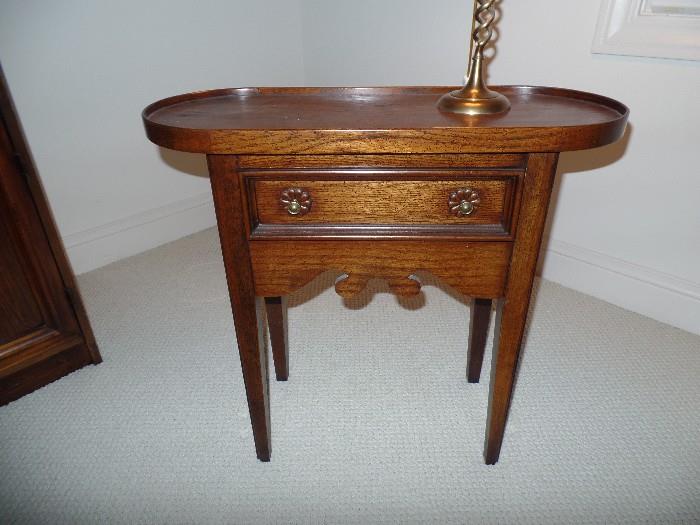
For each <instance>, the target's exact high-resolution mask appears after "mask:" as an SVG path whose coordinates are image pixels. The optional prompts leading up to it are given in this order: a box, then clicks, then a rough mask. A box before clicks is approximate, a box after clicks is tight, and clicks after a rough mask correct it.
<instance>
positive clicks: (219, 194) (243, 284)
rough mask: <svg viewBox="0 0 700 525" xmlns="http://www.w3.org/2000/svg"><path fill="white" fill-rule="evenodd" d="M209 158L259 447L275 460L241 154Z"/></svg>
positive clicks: (264, 458) (260, 456) (259, 452)
mask: <svg viewBox="0 0 700 525" xmlns="http://www.w3.org/2000/svg"><path fill="white" fill-rule="evenodd" d="M207 161H208V164H209V174H210V178H211V186H212V192H213V195H214V206H215V208H216V217H217V222H218V224H219V237H220V239H221V251H222V254H223V256H224V266H225V267H226V280H227V282H228V289H229V296H230V298H231V309H232V311H233V323H234V326H235V328H236V339H237V341H238V352H239V354H240V358H241V368H242V370H243V381H244V382H245V390H246V396H247V398H248V411H249V412H250V421H251V424H252V426H253V439H254V441H255V451H256V453H257V456H258V459H260V460H261V461H270V454H271V443H270V403H269V379H268V359H267V351H266V348H265V343H264V338H263V329H264V325H263V322H262V319H263V315H262V314H263V310H262V308H263V301H262V299H261V298H258V297H256V296H255V286H254V281H253V270H252V266H251V262H250V251H249V247H248V239H247V235H246V230H245V224H244V220H243V211H242V206H241V203H242V202H243V197H242V188H241V187H240V183H239V178H238V173H237V160H236V157H235V156H232V155H208V156H207Z"/></svg>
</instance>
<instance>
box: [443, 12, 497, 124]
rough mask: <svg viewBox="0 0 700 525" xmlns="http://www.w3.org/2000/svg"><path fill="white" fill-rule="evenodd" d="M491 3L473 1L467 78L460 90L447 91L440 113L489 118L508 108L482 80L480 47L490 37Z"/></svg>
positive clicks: (481, 51)
mask: <svg viewBox="0 0 700 525" xmlns="http://www.w3.org/2000/svg"><path fill="white" fill-rule="evenodd" d="M495 3H496V0H476V6H475V9H474V30H473V32H472V44H473V52H472V55H473V56H472V57H471V67H470V68H469V77H468V78H467V83H466V84H465V86H464V87H463V88H462V89H460V90H457V91H451V92H450V93H447V94H446V95H443V96H442V97H441V98H440V100H439V101H438V109H440V111H444V112H447V113H458V114H462V115H492V114H495V113H503V112H505V111H508V110H509V109H510V102H509V101H508V99H507V98H506V97H504V96H503V95H501V94H500V93H496V92H495V91H491V90H490V89H489V88H488V86H486V82H485V80H484V48H485V47H486V46H487V45H488V43H489V41H490V40H491V36H492V34H493V29H492V28H491V25H492V24H493V21H494V19H495V18H496V9H495Z"/></svg>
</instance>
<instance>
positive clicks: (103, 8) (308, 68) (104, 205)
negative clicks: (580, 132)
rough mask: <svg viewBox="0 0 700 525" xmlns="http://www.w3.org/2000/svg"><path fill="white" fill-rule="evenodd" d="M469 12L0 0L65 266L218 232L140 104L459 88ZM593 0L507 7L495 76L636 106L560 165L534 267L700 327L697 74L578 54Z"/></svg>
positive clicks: (423, 6) (202, 183)
mask: <svg viewBox="0 0 700 525" xmlns="http://www.w3.org/2000/svg"><path fill="white" fill-rule="evenodd" d="M470 4H471V2H470V1H468V0H435V1H433V2H426V1H425V0H354V1H353V2H345V1H340V0H295V1H288V0H262V1H261V0H256V1H250V2H244V1H242V0H228V1H224V0H206V1H204V0H203V1H200V2H196V3H195V2H190V1H185V0H172V1H167V2H166V1H161V2H154V1H148V2H136V1H134V0H128V1H122V2H107V1H106V0H103V1H100V2H96V1H95V2H78V1H77V0H65V1H63V2H60V3H59V2H50V1H48V0H45V1H43V2H40V1H37V0H24V1H20V0H2V3H0V60H2V62H3V66H4V68H5V72H6V74H7V77H8V81H9V83H10V86H11V88H12V89H13V93H14V97H15V101H16V103H17V106H18V109H19V112H20V115H21V117H22V120H23V122H24V125H25V128H26V131H27V134H28V138H29V141H30V144H31V146H32V148H33V150H34V154H35V156H36V160H37V163H38V166H39V170H40V172H41V174H42V178H43V180H44V183H45V186H46V189H47V193H48V195H49V199H50V201H51V204H52V206H53V208H54V212H55V214H56V216H57V220H58V224H59V229H60V230H61V233H62V234H63V236H64V239H65V240H66V243H67V245H68V248H69V255H70V256H71V260H72V261H73V263H74V265H75V266H76V269H77V270H78V271H79V272H80V271H85V270H87V269H91V268H94V267H97V266H99V265H101V264H105V263H107V262H110V261H112V260H116V259H119V258H121V257H125V256H128V255H130V254H132V253H136V252H138V251H141V250H144V249H147V248H150V247H153V246H155V245H157V244H158V243H161V242H166V241H168V240H172V239H175V238H178V237H180V236H182V235H186V234H188V233H191V232H194V231H197V230H199V229H202V228H205V227H208V226H210V225H213V224H214V217H213V211H212V209H211V198H210V196H209V186H208V181H207V180H206V178H205V172H206V170H205V167H204V160H203V158H202V157H201V156H190V155H185V154H177V153H174V152H167V151H166V150H159V149H158V148H156V147H155V146H153V145H151V144H150V143H149V142H148V141H147V140H146V139H145V136H144V133H143V129H142V126H141V123H140V118H139V113H140V111H141V109H142V108H143V107H144V106H145V105H146V104H148V103H150V102H152V101H154V100H156V99H159V98H162V97H165V96H169V95H173V94H177V93H181V92H186V91H191V90H195V89H204V88H213V87H225V86H240V85H264V84H268V85H294V84H307V85H401V84H404V85H406V84H418V85H420V84H456V83H458V82H459V81H460V80H461V76H462V74H463V70H464V68H465V66H466V55H467V39H466V36H467V32H468V28H469V25H470V24H469V17H470V11H471V5H470ZM598 4H599V2H594V1H588V2H581V1H577V0H561V1H557V2H551V1H546V0H528V1H527V2H523V1H516V0H502V1H501V6H502V11H503V17H502V20H501V21H500V22H499V26H498V27H499V29H500V37H499V39H498V46H497V49H498V53H497V59H496V60H495V61H494V62H493V63H492V65H491V67H490V75H491V82H492V83H493V84H510V83H513V84H523V83H524V84H541V85H558V86H563V87H571V88H577V89H583V90H590V91H595V92H599V93H603V94H606V95H609V96H612V97H615V98H618V99H620V100H622V101H623V102H625V103H626V104H628V105H629V106H630V107H631V109H632V117H631V126H630V130H629V133H628V134H627V136H626V137H625V139H624V140H623V141H621V142H620V143H618V144H616V145H613V146H610V147H606V148H602V149H599V150H594V151H591V152H582V153H568V154H564V155H563V156H562V159H561V168H560V174H561V176H560V177H559V182H560V184H559V186H558V188H557V192H556V197H555V201H554V209H553V212H552V214H551V220H550V227H551V230H550V239H549V242H548V244H547V248H548V250H547V252H546V254H545V255H546V257H545V265H544V270H543V273H544V276H545V277H547V278H550V279H552V280H555V281H557V282H560V283H562V284H564V285H566V286H569V287H572V288H575V289H579V290H581V291H583V292H586V293H589V294H592V295H595V296H598V297H601V298H603V299H605V300H608V301H610V302H613V303H616V304H619V305H621V306H624V307H626V308H629V309H632V310H635V311H638V312H641V313H643V314H645V315H649V316H651V317H654V318H656V319H659V320H662V321H665V322H668V323H671V324H675V325H676V326H680V327H683V328H685V329H687V330H692V331H695V332H700V206H698V205H697V201H698V195H699V194H700V173H699V171H700V170H699V169H698V167H697V166H698V146H697V144H698V143H699V142H700V141H699V133H698V127H697V125H696V124H694V123H693V121H692V119H697V115H698V109H700V106H699V104H700V102H699V101H698V98H699V97H697V94H696V93H697V91H698V88H699V87H700V68H699V67H698V63H695V62H680V61H667V60H660V59H639V58H631V57H609V56H604V57H603V56H596V55H592V54H591V52H590V47H591V42H592V38H593V33H594V29H595V22H596V17H597V13H598ZM669 93H671V94H672V96H671V98H670V99H666V95H667V94H669Z"/></svg>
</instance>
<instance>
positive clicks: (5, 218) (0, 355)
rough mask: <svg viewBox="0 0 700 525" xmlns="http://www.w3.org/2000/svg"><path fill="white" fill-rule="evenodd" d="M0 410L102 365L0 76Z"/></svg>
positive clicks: (3, 78) (2, 77) (76, 288)
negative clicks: (87, 367) (87, 368)
mask: <svg viewBox="0 0 700 525" xmlns="http://www.w3.org/2000/svg"><path fill="white" fill-rule="evenodd" d="M0 121H1V122H0V404H1V405H4V404H6V403H9V402H10V401H13V400H15V399H17V398H18V397H21V396H23V395H25V394H27V393H29V392H31V391H33V390H36V389H37V388H40V387H42V386H44V385H46V384H48V383H50V382H52V381H55V380H56V379H58V378H60V377H63V376H64V375H66V374H69V373H70V372H73V371H74V370H77V369H79V368H81V367H83V366H85V365H87V364H89V363H99V362H101V361H102V359H101V357H100V353H99V351H98V349H97V345H96V343H95V338H94V336H93V334H92V329H91V328H90V323H89V321H88V318H87V315H86V313H85V308H84V306H83V302H82V300H81V298H80V294H79V292H78V287H77V285H76V282H75V277H74V275H73V272H72V270H71V268H70V265H69V263H68V259H67V257H66V253H65V251H64V249H63V245H62V244H61V239H60V237H59V235H58V231H57V229H56V226H55V224H54V221H53V217H52V215H51V210H50V208H49V205H48V203H47V201H46V196H45V195H44V191H43V189H42V187H41V182H40V180H39V177H38V175H37V171H36V168H35V166H34V163H33V161H32V158H31V154H30V152H29V147H28V146H27V143H26V140H25V138H24V135H23V133H22V129H21V126H20V122H19V119H18V117H17V113H16V111H15V108H14V106H13V103H12V99H11V97H10V92H9V89H8V87H7V83H6V82H5V76H4V74H3V73H2V70H1V69H0Z"/></svg>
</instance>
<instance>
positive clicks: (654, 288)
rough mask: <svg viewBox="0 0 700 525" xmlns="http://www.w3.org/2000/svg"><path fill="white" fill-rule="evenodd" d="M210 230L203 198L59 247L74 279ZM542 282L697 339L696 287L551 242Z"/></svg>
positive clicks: (699, 305)
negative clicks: (686, 332)
mask: <svg viewBox="0 0 700 525" xmlns="http://www.w3.org/2000/svg"><path fill="white" fill-rule="evenodd" d="M214 226H216V217H215V214H214V204H213V202H212V197H211V193H209V192H207V193H203V194H200V195H196V196H194V197H191V198H188V199H184V200H182V201H179V202H175V203H172V204H169V205H167V206H162V207H160V208H156V209H153V210H148V211H146V212H143V213H139V214H136V215H132V216H130V217H126V218H124V219H121V220H118V221H114V222H111V223H108V224H104V225H102V226H98V227H96V228H91V229H89V230H85V231H83V232H78V233H74V234H71V235H67V236H66V237H65V238H64V243H65V245H66V248H67V251H68V255H69V257H70V260H71V263H72V264H73V268H74V270H75V272H76V273H78V274H80V273H85V272H88V271H90V270H94V269H95V268H99V267H101V266H105V265H107V264H109V263H112V262H115V261H118V260H119V259H124V258H126V257H129V256H131V255H136V254H137V253H141V252H143V251H146V250H150V249H151V248H155V247H156V246H160V245H161V244H165V243H167V242H171V241H174V240H177V239H179V238H181V237H185V236H187V235H191V234H193V233H196V232H198V231H201V230H205V229H207V228H211V227H214ZM542 276H543V277H544V278H545V279H548V280H550V281H554V282H556V283H559V284H561V285H563V286H566V287H567V288H572V289H574V290H577V291H580V292H583V293H585V294H588V295H592V296H594V297H597V298H599V299H602V300H604V301H607V302H609V303H612V304H615V305H617V306H620V307H622V308H625V309H627V310H632V311H633V312H637V313H639V314H642V315H645V316H647V317H651V318H653V319H656V320H658V321H661V322H663V323H667V324H670V325H673V326H677V327H678V328H682V329H684V330H687V331H689V332H693V333H696V334H700V284H698V283H694V282H691V281H687V280H684V279H679V278H678V277H675V276H673V275H669V274H665V273H662V272H659V271H657V270H653V269H651V268H645V267H642V266H639V265H636V264H633V263H629V262H627V261H623V260H621V259H617V258H615V257H611V256H609V255H605V254H603V253H599V252H596V251H593V250H589V249H587V248H582V247H580V246H576V245H573V244H569V243H567V242H563V241H557V240H554V239H552V240H550V241H549V243H548V245H547V251H546V253H545V259H544V265H543V269H542Z"/></svg>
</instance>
